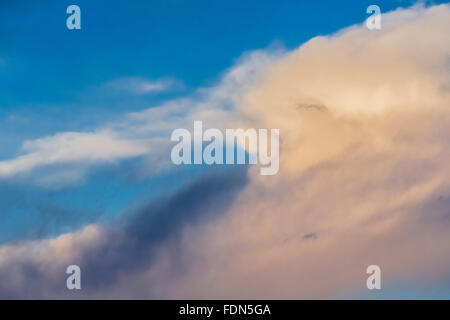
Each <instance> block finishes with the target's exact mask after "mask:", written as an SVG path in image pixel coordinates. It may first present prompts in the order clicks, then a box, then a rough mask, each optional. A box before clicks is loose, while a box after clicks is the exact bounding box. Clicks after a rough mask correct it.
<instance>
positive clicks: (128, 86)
mask: <svg viewBox="0 0 450 320" xmlns="http://www.w3.org/2000/svg"><path fill="white" fill-rule="evenodd" d="M180 85H181V84H180V82H179V81H177V80H175V79H172V78H167V79H158V80H154V81H152V80H148V79H145V78H139V77H126V78H119V79H116V80H113V81H110V82H107V83H105V84H104V85H103V86H102V90H103V91H105V92H107V93H109V94H131V95H145V94H153V93H159V92H163V91H167V90H170V89H174V88H177V87H179V86H180Z"/></svg>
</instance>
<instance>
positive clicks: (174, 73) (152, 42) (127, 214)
mask: <svg viewBox="0 0 450 320" xmlns="http://www.w3.org/2000/svg"><path fill="white" fill-rule="evenodd" d="M71 4H76V5H78V6H79V7H80V8H81V30H69V29H68V28H67V27H66V19H67V18H68V16H69V15H68V14H67V13H66V8H67V7H68V6H69V5H71ZM371 4H375V3H372V1H344V2H338V1H320V2H319V1H234V0H232V1H200V0H199V1H183V0H164V1H145V2H143V1H134V0H130V1H126V2H121V3H111V1H103V0H98V1H84V0H77V1H76V3H75V2H73V1H65V0H54V1H51V0H45V1H39V2H38V3H37V2H36V1H27V0H19V1H10V0H2V1H0V133H1V135H0V146H1V148H0V283H1V284H2V285H1V286H0V298H12V299H20V298H39V299H52V298H55V297H64V298H67V299H72V298H74V299H77V298H88V299H91V298H92V299H98V298H111V299H115V298H150V299H151V298H269V299H271V298H290V299H292V298H294V299H296V298H326V299H330V298H331V299H333V298H349V299H354V298H356V299H359V298H363V299H366V298H367V299H372V298H374V299H378V298H388V299H397V298H407V299H416V298H438V299H439V298H440V299H446V298H448V297H449V296H450V295H449V292H450V282H449V279H450V273H449V272H448V270H450V269H449V266H450V257H449V256H448V255H446V254H445V252H448V249H449V248H448V244H449V243H450V241H449V240H450V239H449V236H448V235H447V234H446V233H448V232H447V230H448V227H449V216H448V212H447V211H446V210H447V209H446V208H447V207H448V201H449V199H450V194H449V193H448V190H449V189H448V187H449V186H448V182H447V181H448V179H447V178H448V176H447V174H449V175H450V167H449V166H448V163H449V162H448V160H449V159H448V157H449V156H450V154H449V153H448V139H447V134H448V133H450V132H449V130H448V127H449V126H448V123H447V122H448V119H449V117H448V116H449V110H447V109H448V106H449V102H450V99H449V95H450V91H449V88H450V87H449V83H450V82H449V80H450V73H449V70H450V68H449V66H450V60H449V57H450V42H449V41H448V34H450V7H449V5H448V3H446V2H445V1H426V2H424V1H423V2H415V1H398V0H396V1H379V2H377V3H376V4H377V5H378V6H379V7H380V8H381V13H382V20H381V21H382V27H381V29H380V30H368V29H367V28H366V26H365V20H366V19H367V17H368V16H369V14H367V13H366V9H367V7H368V6H369V5H371ZM194 120H202V121H203V123H204V124H205V126H207V127H209V128H220V129H225V128H241V127H244V128H277V129H280V140H281V145H280V171H279V173H278V174H276V175H274V176H261V175H260V174H259V169H258V168H257V166H251V165H224V166H220V165H206V164H203V165H182V166H176V165H174V164H173V163H172V162H171V158H170V154H171V148H172V146H173V142H171V140H170V136H171V132H172V131H173V130H175V129H177V128H188V129H189V130H190V129H192V126H193V122H194ZM443 252H444V254H443ZM70 264H76V265H79V266H80V267H81V269H82V270H83V280H82V281H83V289H82V290H80V291H79V292H78V291H77V292H74V291H69V290H67V289H66V288H65V277H66V276H67V275H66V273H65V268H66V267H67V266H68V265H70ZM371 264H377V265H379V266H380V268H381V270H382V275H383V278H382V279H383V280H382V283H383V289H382V290H376V291H377V292H374V291H369V290H367V288H366V287H365V284H366V278H367V274H366V272H365V271H366V267H367V266H368V265H371ZM330 266H333V268H330ZM36 274H39V277H36V276H35V275H36ZM293 283H295V284H297V285H293Z"/></svg>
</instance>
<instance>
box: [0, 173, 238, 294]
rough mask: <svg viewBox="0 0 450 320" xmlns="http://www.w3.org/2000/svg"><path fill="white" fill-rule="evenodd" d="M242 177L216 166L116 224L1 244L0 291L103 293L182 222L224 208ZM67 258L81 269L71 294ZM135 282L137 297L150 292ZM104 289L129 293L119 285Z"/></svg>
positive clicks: (197, 221)
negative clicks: (79, 284) (80, 285)
mask: <svg viewBox="0 0 450 320" xmlns="http://www.w3.org/2000/svg"><path fill="white" fill-rule="evenodd" d="M246 183H247V176H246V168H245V167H243V168H240V169H238V170H234V169H225V170H224V171H220V170H219V171H218V172H215V173H210V174H209V175H207V176H203V177H201V178H199V179H197V180H196V181H193V182H192V183H191V184H189V185H188V186H186V187H185V188H183V189H182V190H180V191H179V192H177V193H175V194H173V195H171V196H166V197H161V198H158V199H156V200H154V201H152V202H151V203H149V204H148V205H146V206H142V207H141V208H139V209H137V210H135V211H134V212H130V213H129V214H128V215H127V219H126V220H122V221H121V222H120V223H118V224H113V225H104V226H98V225H88V226H86V227H84V228H83V229H81V230H80V231H78V232H74V233H68V234H63V235H61V236H59V237H57V238H55V239H48V240H34V241H28V242H22V243H18V244H12V245H6V246H3V247H0V279H1V280H2V286H1V287H0V297H1V298H3V299H5V298H18V297H24V295H23V294H24V292H25V291H27V292H28V293H27V296H26V297H28V298H32V297H41V298H61V297H68V298H69V297H72V298H73V297H80V298H86V297H93V296H95V295H98V294H101V295H103V294H104V292H103V290H104V288H107V287H110V288H111V289H112V290H114V289H115V286H116V281H117V279H120V278H122V277H128V276H129V275H130V274H133V273H138V274H139V273H140V272H142V271H145V270H146V269H147V268H149V266H151V265H152V264H153V263H155V260H157V257H158V255H159V246H161V245H162V244H168V243H169V244H170V243H171V244H173V245H175V246H176V243H177V241H178V237H179V236H180V233H181V231H182V230H183V229H184V228H186V227H192V228H193V227H195V226H196V225H201V224H204V223H207V222H208V221H211V220H213V219H215V218H217V217H218V216H220V215H221V214H222V213H223V212H225V211H226V209H227V208H228V207H229V205H230V204H231V203H232V200H233V198H234V197H235V196H236V195H237V194H238V192H239V191H240V190H241V189H242V188H243V187H244V186H245V184H246ZM205 200H206V201H205ZM174 250H177V249H176V248H174ZM179 254H181V255H182V253H181V252H179ZM71 264H77V265H79V266H80V267H81V269H82V272H83V292H80V293H79V294H76V295H75V296H74V295H73V294H71V292H69V291H68V290H67V289H66V288H65V280H64V279H65V277H66V275H65V273H64V271H65V269H66V267H67V266H68V265H71ZM174 267H175V268H176V266H174ZM33 275H40V276H39V277H34V276H33ZM134 285H135V286H136V288H135V289H136V293H135V294H136V297H138V295H140V294H145V295H147V296H149V295H152V294H153V293H152V288H146V287H145V286H142V285H141V284H139V283H135V284H134ZM109 295H110V296H111V297H113V296H116V297H127V296H128V295H127V294H125V295H124V293H123V292H120V291H111V292H110V293H109Z"/></svg>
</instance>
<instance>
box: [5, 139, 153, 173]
mask: <svg viewBox="0 0 450 320" xmlns="http://www.w3.org/2000/svg"><path fill="white" fill-rule="evenodd" d="M22 151H23V153H24V154H23V155H21V156H19V157H17V158H14V159H12V160H7V161H1V162H0V177H2V178H8V177H11V176H14V175H17V174H21V173H26V172H29V171H31V170H33V169H35V168H37V167H40V166H44V165H52V164H61V163H76V162H84V163H88V164H96V163H102V162H111V161H114V160H117V159H122V158H129V157H136V156H140V155H143V154H146V153H148V152H149V151H150V150H149V147H148V146H147V144H146V143H145V141H139V140H134V141H133V140H128V139H124V138H121V137H117V136H116V135H115V134H114V133H113V132H109V131H99V132H94V133H79V132H64V133H59V134H56V135H54V136H49V137H45V138H41V139H37V140H33V141H25V142H24V144H23V146H22Z"/></svg>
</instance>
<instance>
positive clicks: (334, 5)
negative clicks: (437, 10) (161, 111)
mask: <svg viewBox="0 0 450 320" xmlns="http://www.w3.org/2000/svg"><path fill="white" fill-rule="evenodd" d="M412 3H414V2H413V1H399V0H395V1H384V0H383V1H378V2H377V4H378V5H379V6H380V7H381V10H382V12H386V11H391V10H394V9H395V8H397V7H409V6H410V5H411V4H412ZM438 3H445V1H431V2H427V4H438ZM71 4H77V5H78V6H79V7H80V8H81V14H82V22H81V23H82V29H81V30H68V29H67V28H66V19H67V17H68V15H67V14H66V8H67V7H68V6H69V5H71ZM371 4H373V1H365V0H364V1H360V0H349V1H299V0H293V1H285V0H279V1H261V0H259V1H242V0H228V1H213V0H160V1H141V0H128V1H106V0H96V1H92V0H76V1H65V0H54V1H52V0H42V1H31V0H19V1H13V0H1V2H0V146H1V148H0V161H7V160H10V159H14V158H16V157H18V156H20V155H22V154H24V152H25V151H26V150H27V149H26V143H25V145H24V142H25V141H32V143H31V145H32V146H31V150H34V149H33V148H36V143H34V144H33V141H35V142H36V141H37V140H36V139H40V138H43V137H48V136H53V135H55V134H58V133H62V132H97V131H98V130H103V128H108V129H109V128H117V127H120V126H122V125H124V126H125V125H128V122H127V121H130V122H131V121H132V120H124V119H125V118H126V115H129V114H130V113H133V112H143V111H145V110H148V109H151V108H153V107H156V106H159V105H164V103H167V102H168V101H179V100H176V99H192V100H195V99H197V96H198V95H201V94H199V91H200V92H202V91H201V89H202V88H213V87H214V86H216V85H217V84H218V83H220V81H222V80H223V77H224V75H226V74H227V70H229V69H230V68H232V67H233V66H235V65H236V64H238V62H239V61H240V59H241V58H242V56H243V55H245V53H248V52H252V51H254V50H259V49H263V50H266V49H267V51H271V50H272V51H276V50H278V49H279V50H281V51H287V50H293V49H295V48H297V47H299V46H300V45H301V44H303V43H305V42H306V41H308V40H309V39H311V38H313V37H315V36H319V35H329V34H332V33H333V32H336V31H338V30H340V29H342V28H344V27H348V26H350V25H353V24H360V23H362V22H363V21H364V20H365V19H366V18H367V16H368V15H367V14H366V8H367V7H368V6H369V5H371ZM153 86H155V87H153ZM159 86H161V88H160V87H159ZM193 97H195V98H193ZM127 119H128V118H127ZM138 129H139V126H138V125H137V124H133V130H136V131H138ZM117 131H118V132H119V131H120V128H119V129H117ZM102 132H103V131H102ZM120 132H121V131H120ZM133 134H136V135H138V134H137V133H133ZM138 136H139V135H138ZM124 137H125V138H127V137H128V136H127V135H124ZM125 138H124V139H125ZM139 138H142V137H141V136H139ZM167 139H169V137H168V136H167ZM38 144H39V142H38ZM23 146H25V151H24V149H23V148H22V147H23ZM146 156H147V155H146V154H140V153H139V154H137V155H136V156H123V157H122V156H121V155H120V156H117V159H114V161H104V162H99V163H97V162H95V163H94V164H92V163H89V164H85V163H81V161H80V162H77V161H75V162H74V163H70V164H66V163H61V164H56V165H53V164H52V165H43V166H42V167H38V168H36V170H34V169H33V170H32V171H31V172H25V173H23V174H22V173H20V174H18V175H15V176H13V177H12V178H6V179H1V176H0V245H4V244H9V243H16V242H18V241H21V240H29V239H42V238H51V237H56V236H58V235H60V234H62V233H66V232H73V231H76V230H79V229H80V228H82V227H84V226H86V225H88V224H91V223H101V224H108V223H114V222H116V221H117V220H119V219H122V218H124V217H127V215H129V214H131V213H133V212H135V211H136V210H138V211H139V208H142V207H143V206H145V205H147V204H148V203H151V201H152V200H154V199H156V198H158V197H166V196H172V195H174V194H177V192H180V190H183V188H184V187H185V186H186V185H188V184H189V183H191V181H192V180H194V179H196V178H198V177H202V176H203V175H204V173H205V171H214V170H216V169H211V168H206V167H203V166H198V167H189V168H177V169H174V170H161V171H158V172H157V173H155V174H153V173H151V174H150V173H148V172H147V171H146V170H148V168H147V165H146V163H147V162H148V158H147V157H146ZM152 161H154V163H156V164H158V163H159V159H152ZM88 167H89V168H88ZM171 169H173V168H171ZM142 172H145V174H142ZM214 172H215V173H216V174H224V173H223V172H221V171H220V170H219V171H218V173H217V172H216V171H214ZM0 173H1V172H0ZM47 176H49V178H48V179H47V180H46V179H43V178H42V177H47ZM50 176H51V177H50ZM72 176H74V177H75V176H76V177H75V178H73V179H72V178H71V177H72ZM60 180H61V181H63V182H61V181H60ZM214 181H215V180H214ZM444 289H445V288H444ZM444 291H445V290H444ZM399 292H400V295H401V294H402V293H403V291H401V290H400V291H399ZM445 292H448V291H445ZM396 294H397V292H396V291H393V295H394V296H396ZM411 296H412V297H414V296H415V294H414V293H411Z"/></svg>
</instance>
